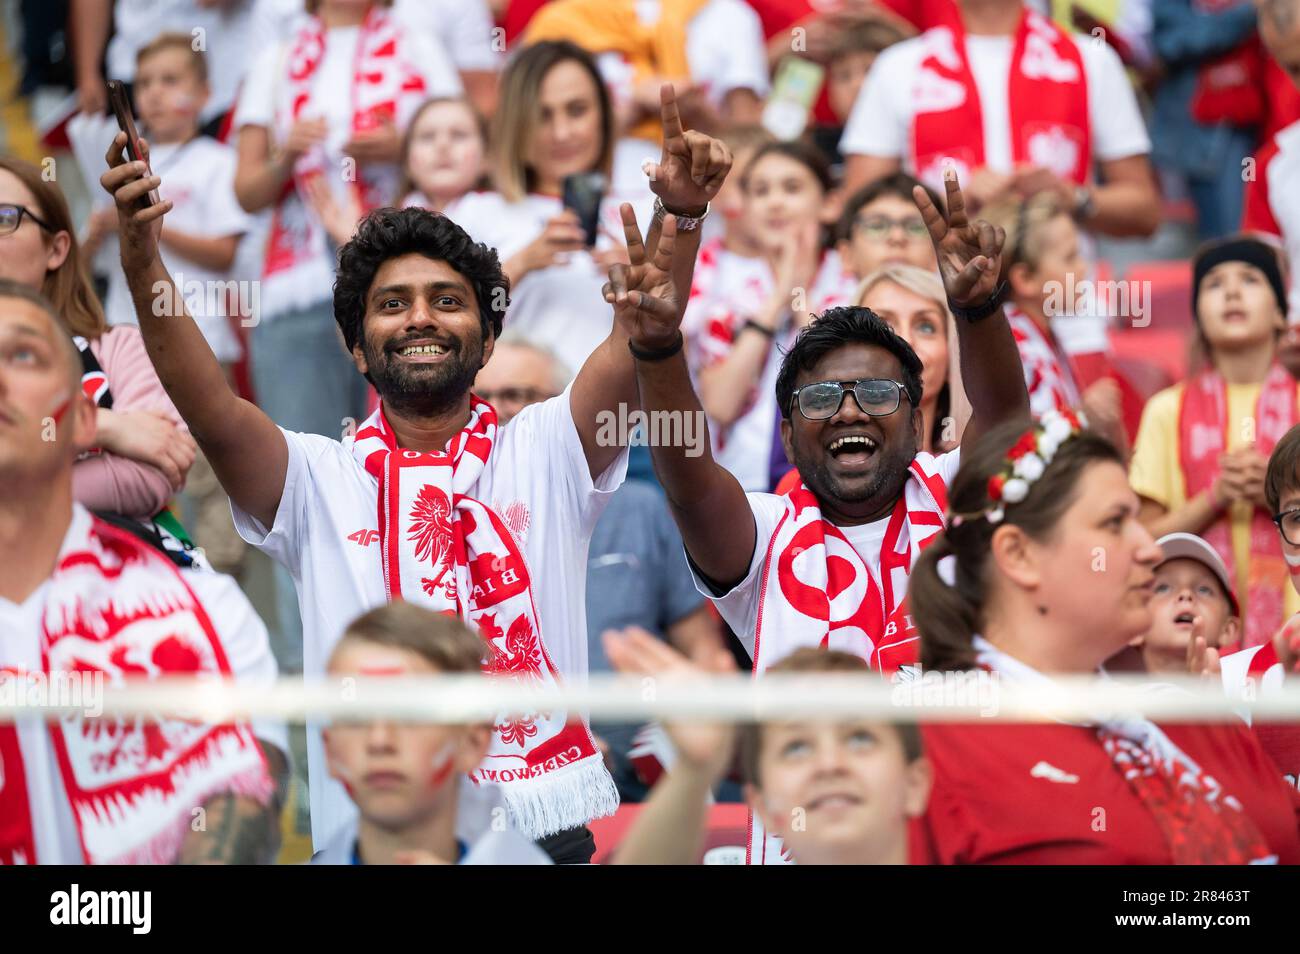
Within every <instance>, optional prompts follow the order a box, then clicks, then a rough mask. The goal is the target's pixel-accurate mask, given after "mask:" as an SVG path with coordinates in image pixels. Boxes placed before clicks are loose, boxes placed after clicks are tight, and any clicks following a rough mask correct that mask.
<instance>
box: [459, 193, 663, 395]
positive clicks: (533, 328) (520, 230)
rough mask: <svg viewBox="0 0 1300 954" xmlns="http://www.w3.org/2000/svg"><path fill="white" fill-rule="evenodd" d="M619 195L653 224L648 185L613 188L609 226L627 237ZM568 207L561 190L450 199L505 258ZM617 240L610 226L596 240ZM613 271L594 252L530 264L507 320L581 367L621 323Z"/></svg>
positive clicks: (605, 219) (606, 208) (476, 235)
mask: <svg viewBox="0 0 1300 954" xmlns="http://www.w3.org/2000/svg"><path fill="white" fill-rule="evenodd" d="M644 178H645V177H644V176H642V180H643V181H644ZM620 202H631V203H632V205H633V208H634V209H635V210H636V213H637V221H638V222H639V223H641V228H642V231H643V232H644V231H646V230H647V229H648V227H649V221H650V215H651V212H652V209H653V199H652V198H651V197H650V193H649V191H648V190H643V191H642V193H640V194H637V195H618V194H614V193H611V194H610V195H609V196H607V197H606V198H605V201H604V202H603V203H602V204H601V208H600V221H601V224H602V225H603V226H604V227H605V229H607V230H609V231H610V232H611V233H612V234H614V235H617V236H618V237H619V238H620V239H621V238H622V236H623V223H622V219H621V218H620V217H619V212H618V207H619V203H620ZM563 210H564V203H563V202H562V201H561V200H560V199H557V198H555V197H554V196H544V195H527V196H525V197H524V198H523V199H521V200H520V201H518V202H508V201H506V199H505V198H504V197H503V196H501V195H500V194H499V193H496V192H470V193H468V194H466V195H464V196H462V197H461V198H459V199H457V200H456V201H455V202H453V203H452V204H451V205H449V206H448V207H447V209H446V214H447V217H448V218H450V219H451V220H452V221H453V222H455V223H456V224H457V225H459V226H460V227H461V228H463V229H464V230H465V231H466V232H468V233H469V235H470V237H471V238H473V239H474V241H476V242H482V243H483V244H484V245H487V246H488V247H489V248H494V249H496V251H497V255H498V256H499V257H500V259H501V261H502V263H504V262H505V261H506V259H508V258H510V257H511V256H512V255H514V254H515V253H516V252H518V251H520V250H521V249H522V248H524V246H526V245H527V244H528V243H529V242H531V241H533V240H534V239H535V238H537V236H538V235H540V234H541V233H542V230H543V229H544V228H545V227H546V222H547V221H548V220H549V219H551V218H554V217H555V216H557V215H559V214H560V213H561V212H562V211H563ZM611 245H612V240H611V239H609V238H608V237H607V236H605V235H604V234H600V235H598V236H597V239H596V247H597V248H609V247H610V246H611ZM608 278H609V275H608V272H607V271H606V270H604V269H602V268H600V267H599V266H598V265H597V264H596V262H595V260H594V259H593V258H592V257H591V254H590V253H589V252H586V251H578V252H571V253H569V256H568V261H567V262H566V263H564V264H561V265H552V266H551V267H550V268H542V269H538V270H536V271H533V272H529V273H528V274H527V275H525V276H524V277H523V278H522V279H521V280H520V281H519V284H517V285H515V286H514V287H513V288H512V289H510V306H509V307H508V308H507V309H506V314H505V325H504V326H505V328H506V329H508V330H512V331H515V332H518V333H520V334H523V335H524V336H526V337H527V338H529V339H530V340H532V341H535V342H537V343H539V344H544V345H546V346H547V347H548V348H550V349H551V350H552V351H554V352H555V354H556V355H557V356H558V357H559V359H560V361H561V362H563V364H564V366H565V367H566V368H567V369H568V370H569V371H570V372H571V373H573V374H577V373H578V371H580V370H581V369H582V365H583V364H584V363H585V362H586V360H587V358H588V357H589V356H590V355H591V353H592V351H594V350H596V347H597V346H598V345H599V344H600V343H601V342H602V341H604V340H605V339H606V338H607V337H609V332H610V329H611V328H613V326H614V311H613V309H612V308H611V307H610V306H609V304H608V303H606V301H605V298H604V296H603V295H602V294H601V289H602V288H603V286H604V284H605V282H606V281H608Z"/></svg>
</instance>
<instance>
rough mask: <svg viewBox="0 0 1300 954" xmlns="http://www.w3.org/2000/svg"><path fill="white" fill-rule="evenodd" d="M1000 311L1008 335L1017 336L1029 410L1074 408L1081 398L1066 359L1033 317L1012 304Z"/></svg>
mask: <svg viewBox="0 0 1300 954" xmlns="http://www.w3.org/2000/svg"><path fill="white" fill-rule="evenodd" d="M1003 311H1004V312H1005V313H1006V316H1007V324H1009V325H1010V326H1011V336H1012V337H1013V338H1015V339H1016V349H1017V350H1018V351H1019V352H1020V364H1021V366H1022V367H1024V369H1025V387H1026V388H1027V389H1028V391H1029V413H1031V414H1033V415H1034V417H1039V416H1041V415H1043V414H1046V413H1047V412H1048V411H1077V410H1078V409H1079V405H1080V403H1081V400H1080V398H1079V386H1078V385H1077V384H1075V382H1074V374H1073V373H1072V372H1071V371H1070V364H1069V361H1068V360H1066V359H1065V357H1064V356H1063V355H1062V354H1061V353H1060V352H1058V351H1057V349H1056V348H1055V347H1054V346H1053V344H1052V342H1051V341H1050V340H1049V339H1048V337H1047V335H1045V334H1043V330H1042V329H1041V328H1039V327H1038V323H1037V322H1035V321H1034V319H1033V318H1031V317H1029V316H1028V315H1026V314H1025V313H1024V312H1023V311H1021V310H1020V309H1019V308H1016V307H1015V306H1013V305H1006V306H1005V307H1004V308H1003Z"/></svg>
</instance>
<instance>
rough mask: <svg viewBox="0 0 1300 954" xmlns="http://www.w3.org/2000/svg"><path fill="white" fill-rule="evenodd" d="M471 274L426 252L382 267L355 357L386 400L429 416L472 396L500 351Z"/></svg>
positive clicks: (369, 297) (368, 297) (368, 302)
mask: <svg viewBox="0 0 1300 954" xmlns="http://www.w3.org/2000/svg"><path fill="white" fill-rule="evenodd" d="M492 344H493V339H491V338H490V337H489V339H488V340H487V341H486V342H485V341H484V340H483V327H482V323H481V320H480V317H479V310H478V299H477V297H476V296H475V294H474V289H473V288H472V287H471V285H470V283H469V282H468V281H467V280H466V279H465V277H464V276H463V275H461V274H460V273H459V272H457V271H456V270H455V269H453V268H452V267H451V266H450V265H448V264H447V263H446V262H444V261H439V260H435V259H430V258H425V257H424V256H423V255H420V254H418V253H410V254H407V255H400V256H398V257H397V258H390V259H389V260H388V261H386V262H384V263H383V264H382V265H380V266H379V268H378V270H377V271H376V272H375V277H374V280H373V281H372V282H371V283H370V290H369V292H368V293H367V295H366V314H365V319H364V322H363V324H362V333H361V340H360V341H359V342H358V343H357V345H356V346H355V347H354V348H353V349H352V357H353V360H354V361H355V362H356V365H357V369H358V370H360V371H361V373H362V374H366V373H369V375H370V379H371V381H372V382H374V385H375V390H376V391H378V392H379V396H380V398H382V399H383V401H384V403H385V404H386V405H389V406H391V407H395V408H398V409H399V410H401V411H403V412H405V413H408V414H417V415H428V414H434V413H438V412H440V411H443V410H446V409H448V408H450V407H453V406H454V405H455V404H456V403H457V402H459V401H462V400H465V399H466V395H467V393H468V391H469V389H470V386H471V385H472V384H473V383H474V376H475V375H476V374H478V371H479V369H480V368H481V367H483V364H484V362H485V361H486V360H487V358H488V357H489V356H490V355H491V353H492Z"/></svg>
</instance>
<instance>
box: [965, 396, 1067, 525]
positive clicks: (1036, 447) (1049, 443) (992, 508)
mask: <svg viewBox="0 0 1300 954" xmlns="http://www.w3.org/2000/svg"><path fill="white" fill-rule="evenodd" d="M1082 428H1083V425H1082V424H1081V423H1080V420H1079V418H1078V416H1077V415H1076V414H1075V413H1074V412H1073V411H1057V410H1051V411H1048V412H1047V413H1046V414H1043V415H1042V416H1041V417H1039V419H1038V420H1037V421H1035V422H1034V425H1033V426H1032V427H1030V428H1029V430H1027V431H1025V433H1024V434H1022V435H1021V436H1020V439H1019V440H1017V441H1016V442H1015V443H1014V444H1012V445H1011V449H1010V450H1009V451H1007V456H1006V458H1005V460H1004V466H1003V468H1002V470H1000V471H998V473H996V474H994V475H993V476H992V477H990V478H989V486H988V494H989V501H990V503H989V506H988V507H986V508H985V509H983V510H981V511H979V512H977V513H972V514H956V515H954V516H953V518H952V520H950V521H949V525H950V526H954V527H957V526H960V525H961V524H962V522H963V521H964V520H974V519H977V518H979V517H985V518H987V519H988V522H989V523H1001V522H1002V518H1003V517H1004V516H1006V508H1007V506H1008V505H1010V504H1016V503H1020V501H1022V500H1024V499H1025V498H1026V497H1028V496H1029V488H1030V487H1032V486H1033V485H1034V482H1035V481H1037V480H1038V478H1040V477H1042V476H1043V472H1044V471H1045V470H1047V465H1048V464H1050V463H1051V462H1052V458H1053V457H1055V456H1056V452H1057V451H1058V450H1059V449H1060V447H1061V445H1062V444H1064V443H1065V442H1066V441H1068V440H1069V439H1070V438H1071V437H1074V436H1075V435H1076V434H1078V433H1079V431H1080V430H1082Z"/></svg>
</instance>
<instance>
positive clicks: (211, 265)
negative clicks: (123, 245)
mask: <svg viewBox="0 0 1300 954" xmlns="http://www.w3.org/2000/svg"><path fill="white" fill-rule="evenodd" d="M239 239H240V236H238V235H219V236H216V237H215V238H209V237H207V236H203V235H191V234H190V233H189V232H178V231H176V230H175V229H169V228H167V227H166V226H163V230H162V233H161V234H160V235H159V236H158V240H159V241H160V242H162V244H163V245H165V246H167V247H168V248H169V249H171V250H172V251H173V252H175V253H176V254H177V255H179V256H180V257H181V258H185V259H189V260H190V261H191V262H193V263H194V264H195V265H202V266H203V267H204V268H206V269H208V270H210V271H214V272H226V271H229V270H230V266H231V265H233V264H234V263H235V253H236V252H237V251H238V250H239Z"/></svg>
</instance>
